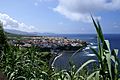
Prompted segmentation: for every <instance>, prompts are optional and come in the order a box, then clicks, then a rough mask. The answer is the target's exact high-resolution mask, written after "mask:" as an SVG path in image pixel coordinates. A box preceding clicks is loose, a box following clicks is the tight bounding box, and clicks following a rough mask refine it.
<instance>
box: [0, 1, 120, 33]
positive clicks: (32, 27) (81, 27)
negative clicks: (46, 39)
mask: <svg viewBox="0 0 120 80" xmlns="http://www.w3.org/2000/svg"><path fill="white" fill-rule="evenodd" d="M90 14H92V15H93V17H94V18H95V19H98V20H99V21H100V24H101V26H102V29H103V32H104V33H106V34H120V0H0V21H1V22H2V23H3V25H4V29H16V30H20V31H26V32H40V33H44V32H47V33H59V34H93V33H95V28H94V26H93V23H92V20H91V17H90Z"/></svg>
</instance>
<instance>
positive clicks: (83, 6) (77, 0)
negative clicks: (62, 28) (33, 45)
mask: <svg viewBox="0 0 120 80" xmlns="http://www.w3.org/2000/svg"><path fill="white" fill-rule="evenodd" d="M58 2H59V3H58V5H57V7H56V8H54V9H53V10H54V11H56V12H59V13H60V14H62V15H64V16H65V17H66V18H69V19H71V20H74V21H82V22H90V20H91V18H90V13H94V12H97V11H103V10H110V11H112V10H118V9H120V0H58ZM96 18H100V17H98V16H96Z"/></svg>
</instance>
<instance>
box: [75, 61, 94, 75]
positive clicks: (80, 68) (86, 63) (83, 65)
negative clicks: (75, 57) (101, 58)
mask: <svg viewBox="0 0 120 80" xmlns="http://www.w3.org/2000/svg"><path fill="white" fill-rule="evenodd" d="M95 61H96V60H88V61H87V62H85V63H84V64H82V66H81V67H79V68H78V70H77V71H76V73H75V75H76V74H78V73H79V72H80V70H82V69H83V68H84V67H85V66H86V65H88V64H89V63H92V62H95Z"/></svg>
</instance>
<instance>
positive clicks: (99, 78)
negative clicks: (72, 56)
mask: <svg viewBox="0 0 120 80" xmlns="http://www.w3.org/2000/svg"><path fill="white" fill-rule="evenodd" d="M92 20H93V23H94V26H95V29H96V32H97V42H98V51H96V50H95V49H93V48H91V50H92V51H93V52H94V53H95V54H96V56H97V58H98V62H99V64H98V65H99V68H98V70H96V71H95V72H93V73H92V74H91V75H90V76H89V77H88V78H87V79H88V80H89V79H91V80H92V79H95V80H118V79H120V78H119V76H120V75H119V69H118V67H119V65H120V64H119V60H118V58H117V55H118V49H113V51H111V49H110V43H109V41H108V40H105V38H104V35H103V33H102V29H101V26H100V24H99V21H98V20H97V21H95V20H94V19H93V18H92Z"/></svg>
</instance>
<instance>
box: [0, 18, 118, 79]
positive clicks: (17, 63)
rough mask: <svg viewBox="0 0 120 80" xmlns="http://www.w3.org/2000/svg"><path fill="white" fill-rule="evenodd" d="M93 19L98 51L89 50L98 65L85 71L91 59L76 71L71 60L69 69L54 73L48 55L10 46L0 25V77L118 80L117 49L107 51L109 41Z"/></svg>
mask: <svg viewBox="0 0 120 80" xmlns="http://www.w3.org/2000/svg"><path fill="white" fill-rule="evenodd" d="M92 20H93V23H94V26H95V28H96V32H97V36H98V51H96V50H94V49H92V48H91V50H92V51H93V52H94V53H95V54H96V56H97V58H98V65H97V67H96V68H94V69H93V70H92V71H89V70H87V69H86V66H87V65H88V64H89V63H92V62H96V60H94V59H92V60H88V61H87V62H85V63H84V64H83V65H82V66H81V67H79V68H78V69H77V68H76V66H75V65H73V64H72V61H70V65H71V69H70V70H61V71H55V70H54V68H51V66H49V62H48V61H49V59H50V57H51V54H50V53H49V52H39V51H37V50H36V49H35V47H32V48H20V47H19V46H18V47H14V46H10V45H9V44H8V42H7V37H6V35H5V32H4V30H3V25H2V23H0V77H1V76H2V73H3V74H4V75H5V76H6V77H7V79H8V80H118V79H119V76H120V73H119V69H118V68H119V60H118V58H117V55H118V50H117V49H114V50H113V51H111V50H110V44H109V41H108V40H105V39H104V36H103V33H102V30H101V27H100V24H99V22H98V21H97V22H96V21H95V20H94V19H93V18H92ZM5 76H4V78H5ZM3 80H5V79H3Z"/></svg>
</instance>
